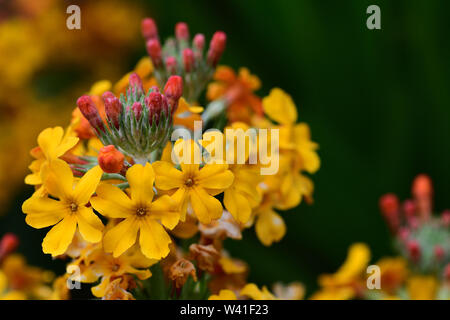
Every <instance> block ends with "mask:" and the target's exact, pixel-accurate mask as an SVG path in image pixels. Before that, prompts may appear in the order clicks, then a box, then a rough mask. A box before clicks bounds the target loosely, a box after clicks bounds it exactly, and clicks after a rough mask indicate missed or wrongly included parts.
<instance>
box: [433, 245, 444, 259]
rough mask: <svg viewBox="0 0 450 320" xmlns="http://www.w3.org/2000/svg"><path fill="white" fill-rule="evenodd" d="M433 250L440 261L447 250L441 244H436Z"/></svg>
mask: <svg viewBox="0 0 450 320" xmlns="http://www.w3.org/2000/svg"><path fill="white" fill-rule="evenodd" d="M433 251H434V256H435V257H436V259H437V260H438V261H441V260H442V258H444V255H445V251H444V248H442V246H440V245H436V246H434V249H433Z"/></svg>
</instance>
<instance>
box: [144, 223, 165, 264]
mask: <svg viewBox="0 0 450 320" xmlns="http://www.w3.org/2000/svg"><path fill="white" fill-rule="evenodd" d="M171 242H172V240H171V239H170V237H169V235H168V234H167V232H166V230H164V228H163V226H162V225H161V224H159V223H158V222H157V221H154V220H151V219H145V220H144V221H143V223H142V224H141V227H140V238H139V244H140V246H141V251H142V253H143V254H144V255H145V256H146V257H147V258H149V259H162V258H165V257H166V256H167V255H168V254H169V252H170V249H169V244H170V243H171Z"/></svg>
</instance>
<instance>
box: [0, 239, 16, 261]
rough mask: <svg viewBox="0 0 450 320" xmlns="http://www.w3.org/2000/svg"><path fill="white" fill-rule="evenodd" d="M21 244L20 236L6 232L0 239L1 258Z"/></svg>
mask: <svg viewBox="0 0 450 320" xmlns="http://www.w3.org/2000/svg"><path fill="white" fill-rule="evenodd" d="M18 246H19V238H18V237H17V236H16V235H15V234H14V233H11V232H8V233H5V234H4V235H3V237H2V239H1V240H0V260H1V259H3V258H4V257H5V256H6V255H8V254H10V253H11V252H13V251H14V250H16V248H17V247H18Z"/></svg>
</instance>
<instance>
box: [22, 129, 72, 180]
mask: <svg viewBox="0 0 450 320" xmlns="http://www.w3.org/2000/svg"><path fill="white" fill-rule="evenodd" d="M78 140H79V139H78V138H77V137H74V136H71V130H70V128H69V129H68V130H67V132H66V134H64V130H63V128H61V127H54V128H47V129H45V130H43V131H42V132H41V133H40V134H39V136H38V139H37V142H38V147H37V148H34V149H33V150H31V155H32V156H33V157H34V158H35V159H36V160H34V161H33V162H32V163H31V165H30V169H31V171H32V173H31V174H29V175H27V176H26V177H25V183H26V184H31V185H41V184H42V176H41V168H42V166H43V165H44V164H48V163H49V162H51V161H52V160H55V159H57V158H59V157H61V156H62V155H64V154H65V153H66V152H67V151H69V150H70V149H72V148H73V147H74V146H75V145H76V144H77V143H78Z"/></svg>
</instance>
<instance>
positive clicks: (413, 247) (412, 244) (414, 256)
mask: <svg viewBox="0 0 450 320" xmlns="http://www.w3.org/2000/svg"><path fill="white" fill-rule="evenodd" d="M407 249H408V252H409V256H410V258H411V260H413V261H414V262H417V261H419V259H420V255H421V253H420V245H419V243H418V242H417V241H415V240H411V241H409V242H408V244H407Z"/></svg>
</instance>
